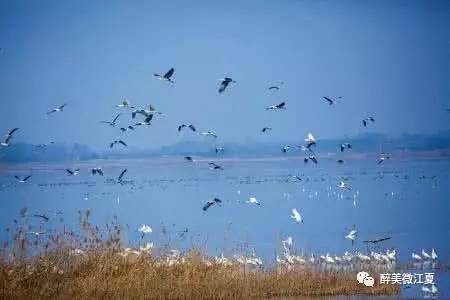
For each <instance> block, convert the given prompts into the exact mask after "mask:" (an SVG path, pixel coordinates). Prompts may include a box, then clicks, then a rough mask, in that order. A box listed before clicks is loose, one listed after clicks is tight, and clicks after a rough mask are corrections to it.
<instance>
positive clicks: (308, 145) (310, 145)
mask: <svg viewBox="0 0 450 300" xmlns="http://www.w3.org/2000/svg"><path fill="white" fill-rule="evenodd" d="M174 73H175V69H174V68H171V69H170V70H168V71H167V72H166V73H165V74H163V75H160V74H156V73H155V74H153V75H154V77H155V78H157V79H159V80H161V81H165V82H168V83H170V84H174V83H175V81H174V79H173V76H174ZM232 83H236V81H235V80H233V79H232V78H230V77H225V78H223V79H221V80H220V82H219V88H218V92H219V93H223V92H225V90H226V89H227V88H228V87H229V86H230V84H232ZM281 85H283V82H281V83H280V84H279V85H274V86H270V87H269V88H268V90H271V91H274V90H279V89H280V88H281ZM323 99H324V101H325V102H326V103H327V104H329V105H335V104H337V103H339V102H340V101H341V100H342V97H341V96H339V97H336V98H334V99H333V98H331V97H323ZM66 106H67V104H63V105H61V106H58V107H56V108H54V109H52V110H50V111H48V112H47V115H52V114H54V113H61V112H63V111H64V110H65V108H66ZM117 107H118V108H120V109H127V110H131V119H132V120H135V122H134V124H131V125H128V126H125V127H120V131H122V132H127V131H133V130H135V129H136V127H138V126H150V125H152V121H153V120H154V117H155V116H156V115H163V113H162V112H161V111H158V110H156V109H155V107H153V106H152V105H149V106H148V107H147V108H138V107H135V106H132V105H131V104H130V102H129V101H127V100H124V101H122V103H120V104H118V105H117ZM265 109H266V110H268V111H275V110H280V111H282V110H286V109H287V105H286V102H284V101H283V102H280V103H277V104H273V105H270V106H267V107H265ZM449 112H450V109H449ZM121 115H122V113H119V114H117V115H116V116H114V118H113V119H112V120H110V121H106V120H104V121H101V122H100V123H102V124H106V125H108V126H111V127H113V128H115V127H116V126H117V125H118V121H119V118H120V116H121ZM138 116H139V117H142V119H141V120H137V118H138ZM361 123H362V126H363V127H367V126H369V125H370V124H372V123H375V118H374V117H373V116H368V117H366V118H364V119H362V120H361ZM18 130H19V128H14V129H12V130H10V131H9V132H8V133H7V134H6V136H5V139H4V141H3V142H1V143H0V145H1V147H9V146H10V145H11V141H12V138H13V137H14V135H15V134H16V133H17V131H18ZM177 130H178V132H181V131H184V130H189V131H191V132H193V133H198V134H199V135H202V136H207V137H212V138H214V139H216V138H218V135H217V134H216V133H215V132H214V131H212V130H206V131H202V132H199V131H198V130H197V128H196V126H194V125H193V124H181V125H179V126H178V128H177ZM271 130H272V128H271V127H263V128H262V129H261V132H262V133H268V132H270V131H271ZM316 145H317V141H316V138H315V137H314V135H313V134H312V133H308V134H307V136H306V137H305V139H304V144H302V145H296V146H292V145H284V146H283V147H282V148H281V151H282V152H283V153H286V152H288V151H291V150H293V149H295V148H298V149H300V150H301V151H304V152H306V156H305V157H304V159H303V161H304V163H305V164H307V163H308V162H312V163H314V164H318V158H317V155H316V154H315V152H314V149H315V147H316ZM117 146H122V147H127V146H128V145H127V143H126V142H125V141H123V140H121V139H117V140H114V141H112V142H111V143H110V144H109V147H110V148H114V147H117ZM338 149H339V150H340V152H344V151H346V150H351V149H352V145H351V144H350V143H348V142H344V143H342V144H340V145H338ZM224 150H225V149H224V148H221V147H216V148H215V151H216V153H221V152H224ZM184 158H185V160H186V161H189V162H195V160H194V158H193V157H192V156H185V157H184ZM388 159H390V154H388V153H381V154H380V156H379V159H378V162H377V164H381V163H383V162H384V161H386V160H388ZM337 162H338V163H340V164H342V163H344V161H343V160H342V159H339V160H337ZM208 166H209V168H210V169H211V170H224V167H223V166H221V165H219V164H217V163H215V162H209V163H208ZM79 172H80V169H66V174H67V175H68V176H76V175H78V174H79ZM126 172H127V169H124V170H123V171H122V172H121V173H120V175H119V176H118V177H117V179H116V180H114V182H116V183H118V184H124V183H125V181H124V179H123V178H124V175H125V173H126ZM91 174H92V175H100V176H103V175H104V172H103V170H102V168H100V167H95V168H92V169H91ZM293 177H294V178H295V179H297V180H299V181H302V178H301V177H299V176H293ZM15 178H16V179H17V181H18V182H20V183H25V182H27V181H28V180H29V179H30V178H31V175H28V176H26V177H19V176H15ZM337 187H338V188H340V189H343V190H349V189H351V187H350V186H349V184H348V183H347V182H346V181H345V180H342V181H340V182H339V183H338V184H337ZM247 203H249V204H255V205H260V203H259V201H258V200H257V199H256V198H255V197H250V198H249V200H248V201H247ZM221 204H222V200H221V199H219V198H213V199H211V200H209V201H207V202H206V203H205V204H204V206H203V208H202V209H203V211H207V210H208V209H209V208H211V207H212V206H215V205H221ZM290 217H291V218H292V219H293V220H294V221H295V222H297V223H303V222H304V220H303V217H302V215H301V214H300V212H299V211H298V210H297V209H296V208H293V209H292V215H291V216H290ZM356 237H357V230H356V229H355V228H353V229H352V230H351V231H350V232H349V233H348V234H347V235H345V238H346V239H348V240H350V241H351V242H352V245H353V243H354V241H355V239H356ZM390 238H391V237H385V238H380V239H375V240H366V241H364V242H365V243H367V244H376V243H379V242H383V241H386V240H388V239H390ZM412 258H413V259H414V260H416V261H419V260H422V259H426V258H431V259H435V258H437V255H436V253H435V250H434V249H433V250H432V253H431V254H428V253H426V252H425V251H423V250H422V257H421V256H420V255H419V254H416V253H413V255H412Z"/></svg>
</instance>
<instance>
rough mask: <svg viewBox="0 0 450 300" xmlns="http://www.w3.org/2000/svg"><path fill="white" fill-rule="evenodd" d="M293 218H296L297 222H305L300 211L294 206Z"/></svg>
mask: <svg viewBox="0 0 450 300" xmlns="http://www.w3.org/2000/svg"><path fill="white" fill-rule="evenodd" d="M291 218H292V219H294V220H295V222H297V223H303V218H302V216H301V215H300V213H299V212H298V211H297V209H296V208H293V209H292V215H291Z"/></svg>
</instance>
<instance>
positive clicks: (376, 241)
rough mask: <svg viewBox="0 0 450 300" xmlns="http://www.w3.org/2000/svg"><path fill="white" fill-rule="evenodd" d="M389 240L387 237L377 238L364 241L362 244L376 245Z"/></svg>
mask: <svg viewBox="0 0 450 300" xmlns="http://www.w3.org/2000/svg"><path fill="white" fill-rule="evenodd" d="M391 238H392V237H390V236H388V237H384V238H379V239H373V240H365V241H363V243H366V244H378V243H381V242H384V241H387V240H390V239H391Z"/></svg>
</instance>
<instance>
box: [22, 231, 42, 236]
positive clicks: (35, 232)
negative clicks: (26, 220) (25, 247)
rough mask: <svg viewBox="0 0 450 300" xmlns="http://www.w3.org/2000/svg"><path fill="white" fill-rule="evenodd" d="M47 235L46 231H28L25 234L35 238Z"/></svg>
mask: <svg viewBox="0 0 450 300" xmlns="http://www.w3.org/2000/svg"><path fill="white" fill-rule="evenodd" d="M45 233H47V231H28V232H27V234H32V235H34V236H36V237H39V236H41V235H43V234H45Z"/></svg>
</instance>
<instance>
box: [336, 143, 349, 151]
mask: <svg viewBox="0 0 450 300" xmlns="http://www.w3.org/2000/svg"><path fill="white" fill-rule="evenodd" d="M339 146H340V148H341V152H344V150H345V149H346V148H347V149H352V145H351V144H350V143H342V144H340V145H339Z"/></svg>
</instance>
